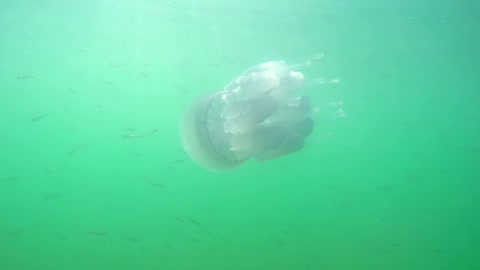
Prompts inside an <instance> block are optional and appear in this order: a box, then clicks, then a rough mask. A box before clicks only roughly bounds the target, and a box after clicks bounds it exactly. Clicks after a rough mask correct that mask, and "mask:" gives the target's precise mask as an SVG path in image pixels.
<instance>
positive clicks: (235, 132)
mask: <svg viewBox="0 0 480 270" xmlns="http://www.w3.org/2000/svg"><path fill="white" fill-rule="evenodd" d="M294 67H295V66H289V65H288V64H287V63H286V62H285V61H270V62H265V63H262V64H260V65H257V66H254V67H252V68H249V69H247V70H245V71H244V72H243V73H241V74H240V75H238V76H237V77H236V78H234V79H233V80H232V81H231V82H229V83H228V84H227V85H226V86H225V87H224V89H223V90H221V91H217V92H213V93H208V94H206V95H204V96H201V97H199V98H197V99H196V100H195V101H194V102H192V103H191V104H190V106H188V107H187V108H186V110H185V112H184V114H183V116H182V117H181V120H180V138H181V142H182V145H183V148H184V150H185V152H186V153H187V154H188V156H189V157H190V158H191V159H192V160H193V161H194V162H196V163H197V164H198V165H200V166H201V167H203V168H205V169H207V170H210V171H228V170H232V169H235V168H237V167H239V166H241V165H242V164H244V163H245V162H246V161H248V160H250V159H254V160H257V161H260V162H263V161H267V160H271V159H275V158H278V157H282V156H286V155H289V154H292V153H295V152H298V151H300V150H301V149H302V148H303V147H304V145H305V139H306V138H307V137H308V136H309V135H311V134H312V131H313V129H314V125H315V124H314V121H313V119H312V117H311V115H312V113H313V112H314V111H315V109H314V108H312V105H311V100H310V98H309V97H308V96H305V95H302V94H301V93H300V89H302V88H303V87H304V85H305V78H304V75H303V73H301V72H299V71H297V70H295V69H294Z"/></svg>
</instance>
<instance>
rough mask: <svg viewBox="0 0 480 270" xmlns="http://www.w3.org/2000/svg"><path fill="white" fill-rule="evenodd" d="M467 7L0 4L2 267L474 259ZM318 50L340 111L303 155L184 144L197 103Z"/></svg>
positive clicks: (478, 110) (474, 10)
mask: <svg viewBox="0 0 480 270" xmlns="http://www.w3.org/2000/svg"><path fill="white" fill-rule="evenodd" d="M479 12H480V5H479V4H478V2H475V1H453V0H447V1H440V2H439V1H431V0H430V1H424V2H419V1H400V0H398V1H373V0H372V1H368V2H366V1H364V2H362V1H351V0H349V1H347V0H345V1H333V0H325V1H315V0H308V1H307V0H303V1H290V0H288V1H273V0H269V1H267V0H256V1H220V0H216V1H214V0H210V1H207V0H198V1H195V0H181V1H175V0H171V1H167V0H158V1H153V0H130V1H127V0H120V1H105V0H101V1H100V0H99V1H93V0H87V1H60V0H43V1H33V0H30V1H28V0H23V1H22V0H15V1H14V0H3V1H1V3H0V56H1V60H2V61H1V63H0V127H1V132H0V145H1V152H0V164H1V165H0V269H1V270H19V269H28V270H34V269H49V270H56V269H65V270H77V269H83V270H94V269H101V270H108V269H115V270H121V269H174V270H183V269H192V270H193V269H208V270H216V269H222V270H224V269H229V270H243V269H245V270H254V269H262V270H264V269H272V270H282V269H296V270H304V269H329V270H330V269H346V270H350V269H355V270H362V269H365V270H367V269H368V270H372V269H388V270H396V269H408V270H416V269H419V270H420V269H421V270H424V269H428V270H436V269H452V270H453V269H455V270H456V269H459V270H468V269H472V270H473V269H480V260H479V259H478V254H480V226H479V221H480V214H479V213H480V207H479V194H480V193H479V192H480V184H479V181H478V180H479V179H480V143H479V142H478V141H479V140H478V139H479V138H480V105H479V104H480V103H479V101H480V92H479V91H478V89H479V88H478V85H479V83H480V76H478V74H479V70H480V69H479V66H478V64H479V60H480V53H479V51H478V48H480V32H479V31H478V27H479V25H480V15H479ZM319 53H323V54H324V57H323V58H322V59H321V60H319V61H317V62H315V64H314V65H312V66H311V68H310V69H309V70H308V71H306V72H305V74H306V75H307V76H310V77H311V78H315V77H323V78H328V79H329V78H338V79H339V80H340V83H338V84H336V85H331V84H326V85H317V86H315V88H318V89H314V90H318V96H317V98H318V97H320V96H321V93H327V92H328V93H330V94H329V95H330V96H331V97H332V98H333V97H335V98H338V99H341V100H343V101H344V106H343V108H342V109H343V110H344V111H345V112H346V114H347V117H345V118H341V119H335V120H332V121H331V122H329V124H328V128H322V126H320V127H319V128H318V130H316V131H315V133H314V134H313V135H312V137H313V140H312V142H311V143H309V144H308V145H307V147H306V148H305V149H304V150H302V151H300V152H298V153H295V154H292V155H289V156H286V157H283V158H279V159H275V160H272V161H269V162H264V163H257V162H253V161H252V162H249V163H247V164H246V165H245V166H242V167H241V168H239V169H237V170H234V171H231V172H227V173H211V172H209V171H206V170H203V169H202V168H200V167H199V166H198V165H196V164H195V163H193V162H192V161H191V160H190V159H189V158H188V157H187V156H186V155H185V153H184V152H183V151H182V146H181V144H180V140H179V134H178V122H179V118H180V116H181V113H182V111H183V109H184V108H185V106H188V104H189V103H190V102H191V101H192V100H193V99H194V98H195V97H196V96H198V95H201V94H205V93H208V92H209V91H216V90H219V89H220V88H221V87H223V86H224V85H225V84H226V83H228V82H229V81H230V80H231V79H232V78H233V77H234V76H236V75H237V74H239V73H240V72H241V71H243V70H244V69H246V68H248V67H251V66H253V65H256V64H259V63H262V62H265V61H269V60H278V59H283V60H286V61H288V62H293V63H295V62H301V61H303V60H305V59H308V58H309V57H311V56H313V55H318V54H319ZM314 92H315V91H314ZM313 96H314V97H315V93H314V94H313ZM325 132H327V133H325ZM324 133H325V134H328V136H324ZM129 135H140V136H141V137H138V138H124V136H129ZM330 135H331V136H330Z"/></svg>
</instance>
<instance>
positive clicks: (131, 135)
mask: <svg viewBox="0 0 480 270" xmlns="http://www.w3.org/2000/svg"><path fill="white" fill-rule="evenodd" d="M122 137H123V138H125V139H137V138H143V137H144V136H143V135H138V134H127V135H123V136H122Z"/></svg>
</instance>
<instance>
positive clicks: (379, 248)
mask: <svg viewBox="0 0 480 270" xmlns="http://www.w3.org/2000/svg"><path fill="white" fill-rule="evenodd" d="M373 250H375V251H378V252H382V253H387V254H388V253H392V252H391V251H390V250H388V249H386V248H383V247H375V248H374V249H373Z"/></svg>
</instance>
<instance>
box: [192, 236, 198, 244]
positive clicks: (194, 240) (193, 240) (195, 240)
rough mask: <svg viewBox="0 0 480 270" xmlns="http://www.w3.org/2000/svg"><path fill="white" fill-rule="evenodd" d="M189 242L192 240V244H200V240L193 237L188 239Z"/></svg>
mask: <svg viewBox="0 0 480 270" xmlns="http://www.w3.org/2000/svg"><path fill="white" fill-rule="evenodd" d="M190 240H192V242H194V243H198V242H200V240H199V239H198V238H195V237H190Z"/></svg>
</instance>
